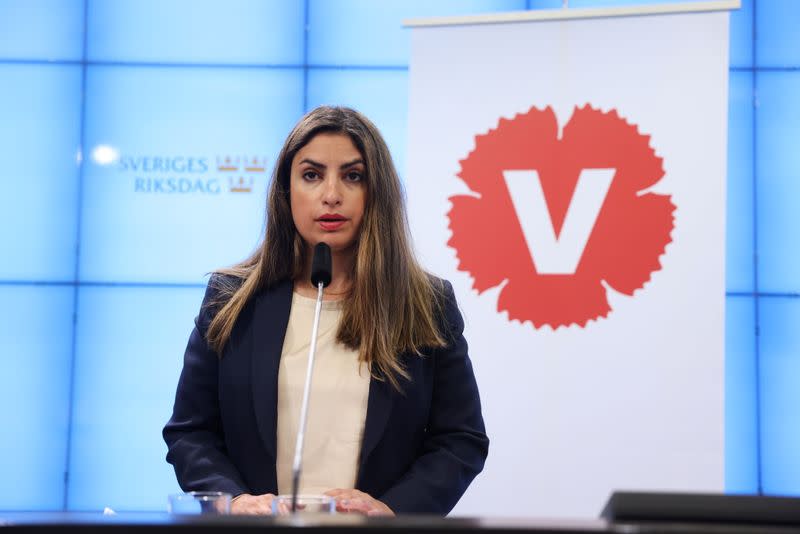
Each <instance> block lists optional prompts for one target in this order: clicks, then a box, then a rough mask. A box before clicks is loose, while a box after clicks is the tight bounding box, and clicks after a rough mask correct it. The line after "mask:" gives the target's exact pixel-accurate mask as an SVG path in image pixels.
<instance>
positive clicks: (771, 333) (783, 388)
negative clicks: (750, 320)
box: [759, 296, 800, 495]
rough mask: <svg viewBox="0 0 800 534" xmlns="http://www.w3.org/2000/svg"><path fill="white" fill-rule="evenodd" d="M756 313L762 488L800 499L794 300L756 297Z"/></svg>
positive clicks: (799, 352) (799, 338) (798, 309)
mask: <svg viewBox="0 0 800 534" xmlns="http://www.w3.org/2000/svg"><path fill="white" fill-rule="evenodd" d="M759 313H760V320H761V337H760V340H759V343H760V347H759V348H760V354H761V358H760V359H759V388H760V391H761V403H760V406H759V418H760V420H761V428H760V437H761V480H762V488H763V491H764V492H765V493H768V494H774V495H800V455H798V454H797V451H799V450H800V408H798V407H799V406H800V387H798V377H800V299H798V298H792V297H782V296H780V297H779V296H776V297H766V298H762V299H761V302H760V304H759Z"/></svg>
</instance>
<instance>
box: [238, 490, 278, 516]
mask: <svg viewBox="0 0 800 534" xmlns="http://www.w3.org/2000/svg"><path fill="white" fill-rule="evenodd" d="M274 498H275V495H273V494H272V493H265V494H264V495H250V494H249V493H242V494H241V495H237V496H236V498H235V499H233V501H231V513H232V514H250V515H272V500H273V499H274Z"/></svg>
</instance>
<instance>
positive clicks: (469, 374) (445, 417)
mask: <svg viewBox="0 0 800 534" xmlns="http://www.w3.org/2000/svg"><path fill="white" fill-rule="evenodd" d="M444 297H445V298H444V306H443V311H444V319H445V321H444V324H445V327H444V332H445V333H446V336H447V337H448V345H447V346H446V347H444V348H441V349H438V350H436V351H435V352H434V353H433V354H432V357H433V358H434V377H433V392H432V397H431V406H430V412H429V416H428V425H427V428H426V433H425V438H424V440H423V443H422V447H421V449H420V452H419V455H418V456H417V458H416V460H415V461H414V463H413V464H412V465H411V468H410V469H409V471H408V472H407V473H406V474H405V475H404V476H403V477H402V478H401V479H400V480H399V481H398V482H397V483H396V484H394V485H393V486H392V487H391V488H390V489H389V490H388V491H386V492H385V493H384V494H383V495H382V496H380V497H379V499H380V500H381V501H383V502H384V503H385V504H386V505H387V506H389V508H391V509H392V510H393V511H394V512H395V513H429V514H439V515H445V514H447V513H449V512H450V510H452V509H453V507H454V506H455V505H456V503H457V502H458V500H459V499H460V498H461V496H462V495H463V494H464V492H465V491H466V489H467V486H469V484H470V483H471V482H472V480H473V479H474V478H475V476H476V475H477V474H478V473H480V472H481V470H482V469H483V464H484V462H485V460H486V456H487V454H488V451H489V438H488V437H487V436H486V430H485V428H484V423H483V416H482V414H481V401H480V397H479V395H478V386H477V383H476V381H475V375H474V373H473V371H472V363H471V362H470V359H469V356H468V354H467V342H466V340H465V339H464V335H463V331H464V320H463V319H462V317H461V313H460V312H459V311H458V305H457V304H456V300H455V296H454V294H453V288H452V286H451V285H450V283H449V282H446V281H444Z"/></svg>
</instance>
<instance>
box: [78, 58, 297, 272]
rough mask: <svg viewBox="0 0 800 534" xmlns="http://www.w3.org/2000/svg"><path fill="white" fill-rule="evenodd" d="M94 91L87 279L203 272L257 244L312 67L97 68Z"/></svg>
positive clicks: (86, 206) (91, 77) (84, 236)
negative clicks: (270, 187)
mask: <svg viewBox="0 0 800 534" xmlns="http://www.w3.org/2000/svg"><path fill="white" fill-rule="evenodd" d="M87 94H88V96H87V111H86V116H87V119H86V126H85V128H86V139H87V145H86V166H85V174H84V187H83V192H84V200H83V214H82V217H83V222H82V225H81V227H82V233H81V246H82V248H81V256H80V266H81V271H80V274H81V279H82V280H102V281H139V282H192V283H195V282H201V281H202V277H203V275H204V274H205V273H207V272H209V271H211V270H212V269H215V268H217V267H221V266H224V265H230V264H233V263H235V262H237V261H240V260H242V259H244V258H245V257H246V256H247V255H249V254H250V252H251V251H252V250H254V249H255V247H256V245H257V242H258V241H259V239H260V236H261V235H262V231H263V226H264V205H265V203H266V202H265V198H266V188H267V181H268V176H269V175H270V173H271V171H272V167H273V164H274V162H275V158H276V156H277V154H278V151H279V150H280V147H281V146H282V144H283V140H284V138H285V137H286V135H287V134H288V132H289V130H290V129H291V128H292V126H293V125H294V123H295V122H296V121H297V119H298V118H299V117H300V116H301V115H302V111H303V110H302V107H303V72H302V70H300V69H235V68H231V69H228V68H216V69H214V68H212V69H207V68H159V67H90V68H89V72H88V76H87Z"/></svg>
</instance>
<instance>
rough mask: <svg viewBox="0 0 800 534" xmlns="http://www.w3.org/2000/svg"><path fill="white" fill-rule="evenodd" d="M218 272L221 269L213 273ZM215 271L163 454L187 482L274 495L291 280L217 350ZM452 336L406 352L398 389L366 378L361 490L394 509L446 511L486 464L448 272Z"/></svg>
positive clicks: (253, 308)
mask: <svg viewBox="0 0 800 534" xmlns="http://www.w3.org/2000/svg"><path fill="white" fill-rule="evenodd" d="M215 276H216V275H215ZM214 282H215V280H214V278H213V277H212V279H211V281H210V282H209V285H208V289H207V290H206V295H205V298H204V299H203V305H202V306H201V308H200V315H199V316H198V318H197V319H196V320H195V328H194V330H193V331H192V334H191V336H190V338H189V344H188V346H187V348H186V354H185V355H184V363H183V371H182V372H181V376H180V380H179V382H178V390H177V394H176V397H175V407H174V410H173V414H172V418H171V419H170V420H169V422H168V423H167V425H166V427H165V428H164V439H165V440H166V442H167V445H168V447H169V452H168V453H167V461H168V462H169V463H171V464H172V465H173V466H174V467H175V473H176V474H177V477H178V482H179V483H180V485H181V487H182V488H183V489H184V491H190V490H196V491H200V490H207V491H225V492H228V493H231V494H233V495H238V494H240V493H251V494H254V495H258V494H263V493H277V492H278V491H277V490H278V487H277V486H278V484H277V475H276V469H275V458H276V450H275V449H276V422H277V412H276V407H277V401H278V388H277V385H278V366H279V362H280V356H281V349H282V348H283V338H284V334H285V333H286V325H287V323H288V320H289V309H290V307H291V302H292V284H291V283H290V282H285V283H281V284H278V285H276V286H274V287H272V288H270V289H267V290H264V291H262V292H260V293H259V294H257V295H256V296H255V297H254V298H253V299H252V300H251V302H250V303H248V305H246V306H245V308H244V309H243V310H242V313H241V314H240V316H239V318H238V320H237V322H236V325H235V326H234V329H233V331H232V334H231V337H230V340H229V342H228V344H227V345H226V348H225V350H224V353H223V356H222V358H218V356H217V354H215V353H214V352H213V351H212V350H211V349H210V348H209V346H208V344H207V342H206V340H205V333H206V330H207V328H208V325H209V323H210V322H211V319H212V318H213V314H214V310H213V308H212V307H211V306H210V305H209V303H211V302H213V301H214V297H215V294H216V288H215V283H214ZM444 287H445V296H446V298H445V305H444V312H445V313H444V317H442V318H441V320H442V327H443V332H444V333H445V334H446V336H449V343H448V346H447V347H445V348H443V349H436V350H429V351H427V352H426V353H425V355H424V356H422V357H420V356H417V355H407V354H404V355H403V356H402V359H403V363H404V365H405V366H406V369H407V370H408V373H409V375H410V376H411V380H410V381H405V380H403V381H402V392H398V391H396V390H394V389H393V388H392V386H391V385H390V384H389V383H388V382H387V381H385V380H384V381H381V380H377V379H375V378H372V380H371V381H370V385H369V399H368V405H367V415H366V424H365V429H364V438H363V442H362V445H361V454H360V458H359V468H358V475H357V480H356V489H359V490H361V491H364V492H366V493H368V494H370V495H371V496H373V497H375V498H376V499H379V500H381V501H383V502H384V503H385V504H386V505H388V506H389V507H390V508H391V509H392V510H393V511H394V512H396V513H429V514H442V515H444V514H447V513H448V512H449V511H450V510H451V509H452V508H453V506H455V504H456V503H457V502H458V500H459V499H460V498H461V495H462V494H463V493H464V491H465V490H466V489H467V486H468V485H469V484H470V482H471V481H472V479H473V478H474V477H475V475H477V474H478V473H479V472H480V471H481V469H483V463H484V460H485V459H486V454H487V451H488V446H489V440H488V438H487V437H486V434H485V430H484V425H483V417H482V416H481V406H480V399H479V397H478V388H477V385H476V383H475V376H474V374H473V372H472V364H471V363H470V360H469V357H468V356H467V343H466V341H465V340H464V336H463V335H462V330H463V328H464V322H463V320H462V318H461V314H460V313H459V311H458V307H457V305H456V301H455V297H454V295H453V290H452V287H451V286H450V284H449V283H448V282H444Z"/></svg>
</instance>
